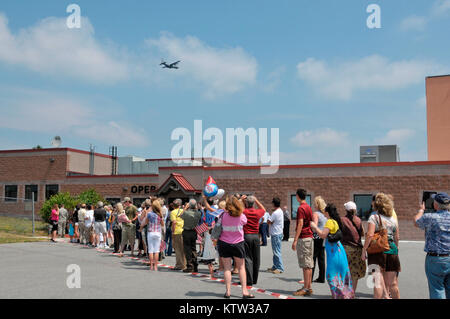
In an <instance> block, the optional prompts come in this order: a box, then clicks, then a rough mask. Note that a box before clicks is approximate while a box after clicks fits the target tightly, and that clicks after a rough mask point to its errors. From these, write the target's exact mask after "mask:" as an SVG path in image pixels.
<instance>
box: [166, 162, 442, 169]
mask: <svg viewBox="0 0 450 319" xmlns="http://www.w3.org/2000/svg"><path fill="white" fill-rule="evenodd" d="M431 165H450V161H426V162H425V161H422V162H384V163H342V164H293V165H279V166H278V168H279V169H281V168H332V167H389V166H391V167H393V166H431ZM262 167H270V166H238V167H227V166H218V167H203V168H204V169H205V170H233V169H260V168H262ZM173 169H174V168H173Z"/></svg>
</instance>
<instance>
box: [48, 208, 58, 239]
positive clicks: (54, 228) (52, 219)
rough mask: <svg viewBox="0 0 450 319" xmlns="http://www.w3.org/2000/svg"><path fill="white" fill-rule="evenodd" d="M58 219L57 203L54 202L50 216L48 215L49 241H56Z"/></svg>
mask: <svg viewBox="0 0 450 319" xmlns="http://www.w3.org/2000/svg"><path fill="white" fill-rule="evenodd" d="M58 220H59V207H58V204H54V205H53V208H52V216H51V217H50V223H51V224H52V239H51V241H52V242H54V243H56V240H55V238H56V232H57V231H58Z"/></svg>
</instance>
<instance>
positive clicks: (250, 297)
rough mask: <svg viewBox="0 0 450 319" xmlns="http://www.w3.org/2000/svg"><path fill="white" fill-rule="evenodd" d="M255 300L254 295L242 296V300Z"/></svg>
mask: <svg viewBox="0 0 450 319" xmlns="http://www.w3.org/2000/svg"><path fill="white" fill-rule="evenodd" d="M253 298H255V296H254V295H252V294H250V295H242V299H253Z"/></svg>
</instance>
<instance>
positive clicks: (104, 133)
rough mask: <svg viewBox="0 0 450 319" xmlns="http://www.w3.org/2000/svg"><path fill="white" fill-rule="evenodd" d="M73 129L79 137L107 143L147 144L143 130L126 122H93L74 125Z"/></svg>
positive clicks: (121, 144)
mask: <svg viewBox="0 0 450 319" xmlns="http://www.w3.org/2000/svg"><path fill="white" fill-rule="evenodd" d="M73 131H74V132H75V133H76V134H77V135H78V136H80V137H83V138H87V139H95V140H100V141H102V142H104V143H108V144H109V145H119V146H127V147H129V146H131V147H143V146H147V145H148V141H147V138H146V137H145V136H144V132H143V131H142V130H139V129H136V128H135V127H132V125H129V124H127V123H121V124H118V123H117V122H115V121H108V122H106V123H103V122H102V123H95V124H94V123H93V124H92V125H83V126H78V127H75V128H74V130H73Z"/></svg>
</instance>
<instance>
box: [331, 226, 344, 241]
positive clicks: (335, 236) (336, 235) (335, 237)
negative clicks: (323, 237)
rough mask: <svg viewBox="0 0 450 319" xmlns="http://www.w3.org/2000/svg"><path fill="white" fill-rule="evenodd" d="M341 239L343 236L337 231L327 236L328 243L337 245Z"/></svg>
mask: <svg viewBox="0 0 450 319" xmlns="http://www.w3.org/2000/svg"><path fill="white" fill-rule="evenodd" d="M343 237H344V235H343V234H342V231H341V230H340V229H338V230H337V232H335V233H334V234H328V236H327V239H328V241H329V242H330V243H337V242H338V241H340V240H342V238H343Z"/></svg>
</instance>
